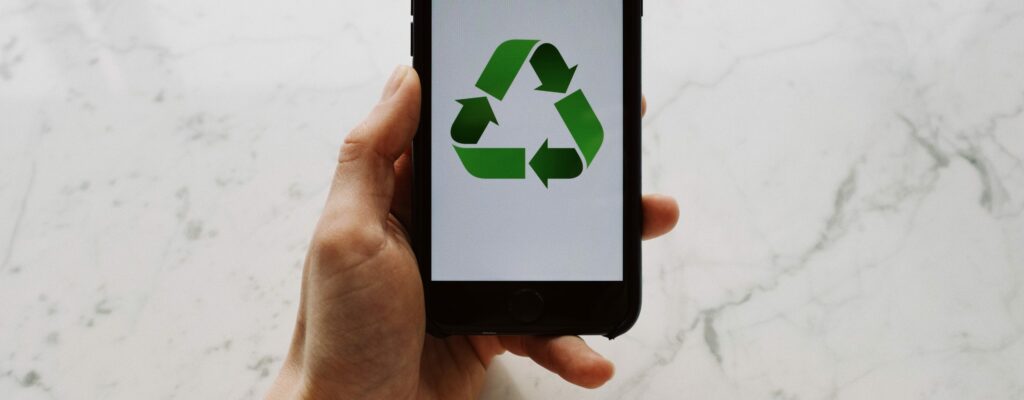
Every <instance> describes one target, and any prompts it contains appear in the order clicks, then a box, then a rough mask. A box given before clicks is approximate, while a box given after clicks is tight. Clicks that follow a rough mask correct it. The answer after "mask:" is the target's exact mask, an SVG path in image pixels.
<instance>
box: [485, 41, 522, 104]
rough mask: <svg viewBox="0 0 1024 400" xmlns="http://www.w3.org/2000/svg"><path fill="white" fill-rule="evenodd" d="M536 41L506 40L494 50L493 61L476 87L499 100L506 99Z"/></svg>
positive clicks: (491, 60)
mask: <svg viewBox="0 0 1024 400" xmlns="http://www.w3.org/2000/svg"><path fill="white" fill-rule="evenodd" d="M535 44H537V41H536V40H526V39H512V40H506V41H504V42H502V43H501V44H500V45H498V48H497V49H494V54H491V59H490V60H488V61H487V66H486V67H484V72H482V73H480V79H478V80H477V81H476V87H478V88H480V90H483V91H484V92H485V93H487V94H489V95H491V96H494V97H495V98H496V99H498V100H502V99H504V98H505V93H508V88H509V87H511V86H512V81H513V80H515V79H516V75H518V74H519V69H520V68H522V67H523V63H524V62H526V56H528V55H529V54H530V50H531V49H533V45H535Z"/></svg>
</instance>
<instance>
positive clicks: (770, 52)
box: [644, 30, 840, 125]
mask: <svg viewBox="0 0 1024 400" xmlns="http://www.w3.org/2000/svg"><path fill="white" fill-rule="evenodd" d="M839 32H840V31H839V30H836V31H831V32H827V33H825V34H823V35H818V36H815V37H813V38H810V39H807V40H804V41H800V42H795V43H790V44H787V45H782V46H777V47H773V48H769V49H766V50H762V51H758V52H755V53H749V54H743V55H740V56H738V57H736V58H734V59H733V60H732V62H730V63H729V65H727V66H726V67H725V69H724V70H723V71H722V72H721V73H720V74H718V75H717V76H716V77H714V78H712V79H711V80H710V81H708V82H701V81H696V80H687V81H684V82H683V83H682V84H680V85H678V86H677V87H676V89H675V91H673V92H672V94H670V95H669V96H668V98H667V99H665V101H664V102H662V105H661V106H659V107H658V109H657V110H652V112H650V113H649V116H648V117H646V118H645V119H644V125H649V124H653V123H654V122H655V121H657V120H658V118H659V117H660V116H661V114H662V113H663V112H665V110H668V109H669V108H671V107H672V105H674V104H675V103H676V102H677V101H679V99H680V98H682V97H683V95H685V94H686V92H688V91H690V89H692V88H700V89H713V88H715V87H717V86H718V85H721V84H722V82H725V80H726V79H728V78H729V77H730V76H732V75H733V73H734V72H736V70H738V69H739V68H740V67H741V66H743V65H744V64H746V63H749V62H753V61H757V60H758V59H762V58H766V57H770V56H774V55H777V54H780V53H785V52H787V51H790V50H797V49H801V48H804V47H810V46H814V45H816V44H819V43H822V42H824V41H825V40H828V39H831V38H832V37H834V36H836V35H838V34H839Z"/></svg>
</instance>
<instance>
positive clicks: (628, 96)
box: [410, 0, 642, 337]
mask: <svg viewBox="0 0 1024 400" xmlns="http://www.w3.org/2000/svg"><path fill="white" fill-rule="evenodd" d="M412 1H413V4H412V10H413V25H412V28H411V29H412V31H413V35H412V38H411V40H412V52H413V56H414V57H413V67H414V68H415V69H416V71H417V72H418V73H419V76H420V82H421V85H422V99H423V101H422V107H421V112H420V122H419V130H418V132H417V134H416V138H415V139H414V141H413V169H414V179H413V221H412V227H411V228H412V229H411V230H410V232H411V235H412V242H413V249H414V251H415V253H416V257H417V260H418V262H419V268H420V274H421V277H422V280H423V291H424V296H425V301H426V314H427V330H428V332H430V333H431V334H433V335H435V336H447V335H455V334H537V335H555V334H576V335H582V334H601V335H605V336H608V337H615V336H618V335H620V334H622V333H623V332H625V331H626V330H628V329H629V328H630V327H631V326H632V325H633V323H635V322H636V319H637V317H638V316H639V313H640V297H641V288H640V285H641V273H640V270H641V248H640V242H641V230H642V209H641V202H640V196H641V194H640V190H641V173H640V158H641V150H640V145H641V143H640V134H641V125H640V118H641V115H640V114H641V96H642V94H641V90H640V81H641V79H640V55H641V41H640V31H641V29H640V25H641V13H642V10H641V7H642V3H641V2H640V1H628V0H624V1H623V25H622V26H623V49H622V50H623V51H622V56H623V57H622V63H623V68H622V71H623V88H622V89H623V90H622V95H623V130H622V132H623V175H622V177H623V186H622V187H623V193H622V194H623V207H624V208H623V223H622V227H623V230H622V238H623V280H622V281H611V282H606V281H459V282H452V281H431V279H430V277H431V273H430V271H431V265H430V260H431V245H430V218H431V212H430V210H431V208H430V201H431V198H430V197H431V192H430V190H431V186H430V160H431V154H430V152H431V148H430V134H431V132H430V126H431V103H430V94H431V58H432V54H431V23H432V20H431V11H432V7H431V2H430V1H429V0H412ZM522 289H531V290H535V291H537V292H538V293H540V294H541V296H543V298H544V301H545V312H544V315H543V316H542V317H540V319H539V320H537V321H535V322H532V323H529V324H524V323H521V322H519V321H517V320H515V319H514V318H513V317H512V316H511V314H510V313H509V312H508V311H507V301H508V298H509V296H511V294H512V293H514V292H517V291H519V290H522Z"/></svg>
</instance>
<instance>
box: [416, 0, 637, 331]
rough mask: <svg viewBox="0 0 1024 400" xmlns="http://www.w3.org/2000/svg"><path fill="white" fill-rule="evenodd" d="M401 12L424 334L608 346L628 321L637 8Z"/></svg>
mask: <svg viewBox="0 0 1024 400" xmlns="http://www.w3.org/2000/svg"><path fill="white" fill-rule="evenodd" d="M412 6H413V7H412V13H413V25H412V52H413V54H412V55H413V66H414V68H415V69H416V70H417V72H418V73H419V76H420V80H421V83H422V88H423V92H422V96H423V97H422V99H423V101H422V104H423V105H422V110H421V114H420V125H419V130H418V132H417V134H416V138H415V140H414V144H413V168H414V184H413V223H412V229H411V233H412V239H413V247H414V251H415V252H416V256H417V259H418V261H419V266H420V272H421V274H422V277H423V287H424V292H425V296H426V313H427V326H428V328H427V329H428V331H429V332H430V333H431V334H433V335H435V336H446V335H454V334H499V335H500V334H536V335H555V334H601V335H605V336H608V337H615V336H618V335H620V334H622V333H623V332H625V331H626V330H628V329H629V328H630V327H631V326H632V325H633V323H634V322H635V321H636V319H637V317H638V315H639V312H640V240H641V238H640V235H641V207H640V113H641V110H640V107H641V104H640V102H641V93H640V19H641V14H642V3H641V2H639V1H623V0H516V1H509V0H433V1H428V0H413V5H412Z"/></svg>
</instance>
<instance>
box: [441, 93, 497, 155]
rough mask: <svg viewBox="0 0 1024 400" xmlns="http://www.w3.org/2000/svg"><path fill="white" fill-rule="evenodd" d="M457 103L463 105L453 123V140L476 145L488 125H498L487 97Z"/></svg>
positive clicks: (462, 100)
mask: <svg viewBox="0 0 1024 400" xmlns="http://www.w3.org/2000/svg"><path fill="white" fill-rule="evenodd" d="M455 101H456V102H458V103H459V104H462V110H460V111H459V115H458V116H456V117H455V122H453V123H452V139H455V141H456V142H459V143H462V144H476V142H478V141H479V140H480V136H481V135H483V134H484V130H485V129H487V124H488V123H491V122H493V123H494V124H495V125H497V124H498V118H497V117H495V116H494V110H492V109H491V103H489V102H487V97H474V98H471V99H461V100H455Z"/></svg>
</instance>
